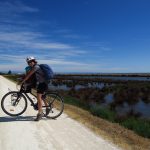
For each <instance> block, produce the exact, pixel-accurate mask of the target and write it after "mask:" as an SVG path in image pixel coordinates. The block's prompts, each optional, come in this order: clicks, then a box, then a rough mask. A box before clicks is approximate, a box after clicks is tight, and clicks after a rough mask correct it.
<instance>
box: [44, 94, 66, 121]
mask: <svg viewBox="0 0 150 150" xmlns="http://www.w3.org/2000/svg"><path fill="white" fill-rule="evenodd" d="M45 100H46V101H47V102H48V108H49V109H50V112H49V114H48V115H47V118H51V119H55V118H57V117H59V116H60V115H61V114H62V113H63V110H64V101H63V98H62V97H61V96H60V95H58V94H57V93H46V99H45Z"/></svg>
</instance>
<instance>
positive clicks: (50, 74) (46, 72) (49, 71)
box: [39, 64, 54, 81]
mask: <svg viewBox="0 0 150 150" xmlns="http://www.w3.org/2000/svg"><path fill="white" fill-rule="evenodd" d="M39 66H40V68H41V70H42V71H43V72H44V75H45V79H46V80H47V81H49V80H50V79H52V78H53V77H54V73H53V70H52V69H51V68H50V66H49V65H47V64H40V65H39Z"/></svg>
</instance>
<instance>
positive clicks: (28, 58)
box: [26, 56, 35, 62]
mask: <svg viewBox="0 0 150 150" xmlns="http://www.w3.org/2000/svg"><path fill="white" fill-rule="evenodd" d="M31 60H35V58H34V57H33V56H29V57H27V58H26V61H27V62H29V61H31Z"/></svg>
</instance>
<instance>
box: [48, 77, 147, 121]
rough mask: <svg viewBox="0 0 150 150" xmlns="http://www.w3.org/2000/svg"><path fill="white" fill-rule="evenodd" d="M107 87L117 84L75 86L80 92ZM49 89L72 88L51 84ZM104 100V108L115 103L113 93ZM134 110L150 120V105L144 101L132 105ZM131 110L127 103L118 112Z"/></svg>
mask: <svg viewBox="0 0 150 150" xmlns="http://www.w3.org/2000/svg"><path fill="white" fill-rule="evenodd" d="M105 78H109V79H110V78H111V79H114V80H116V79H117V80H138V81H150V79H149V78H147V77H109V76H108V77H106V76H105ZM107 86H115V84H114V83H111V84H107V83H103V82H101V83H99V82H94V83H88V84H86V85H75V86H74V89H75V90H79V89H84V88H87V87H88V88H99V89H102V88H103V87H107ZM49 88H50V89H52V90H64V91H68V90H70V89H71V87H68V86H67V85H66V84H62V85H57V86H54V85H52V84H50V85H49ZM104 100H105V102H104V103H101V104H100V105H101V106H103V107H105V106H108V105H109V104H110V103H111V102H113V101H114V96H113V93H108V94H107V95H105V97H104ZM132 109H134V112H135V113H139V114H141V117H143V118H148V119H150V103H144V102H143V101H142V99H140V100H139V101H138V102H137V103H136V104H134V105H132ZM129 110H131V105H128V104H127V103H124V104H123V105H122V106H117V107H116V111H117V113H119V114H124V113H127V112H128V111H129Z"/></svg>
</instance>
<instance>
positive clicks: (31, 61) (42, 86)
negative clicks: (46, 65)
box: [21, 56, 50, 121]
mask: <svg viewBox="0 0 150 150" xmlns="http://www.w3.org/2000/svg"><path fill="white" fill-rule="evenodd" d="M26 62H27V64H28V66H29V67H31V70H30V71H29V72H28V73H27V75H26V76H25V78H24V79H23V81H22V82H21V84H23V83H24V82H25V81H27V80H28V79H29V78H30V77H31V76H32V75H33V74H34V73H35V77H36V89H37V100H38V114H37V117H36V119H35V121H39V120H40V119H42V117H43V116H44V114H43V112H42V95H43V94H44V93H45V92H46V91H47V90H48V84H47V81H46V79H45V78H44V72H43V71H42V70H41V68H40V66H39V65H38V63H37V61H36V59H35V58H34V57H32V56H30V57H27V58H26ZM44 103H45V105H46V102H44ZM49 111H50V110H49V109H48V108H46V115H47V114H48V113H49Z"/></svg>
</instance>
